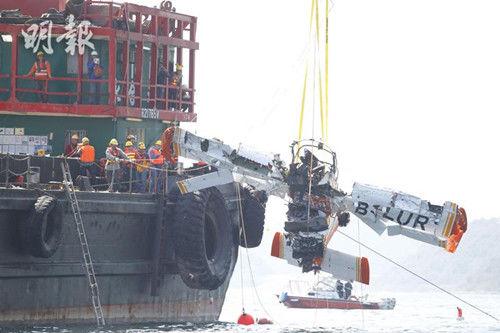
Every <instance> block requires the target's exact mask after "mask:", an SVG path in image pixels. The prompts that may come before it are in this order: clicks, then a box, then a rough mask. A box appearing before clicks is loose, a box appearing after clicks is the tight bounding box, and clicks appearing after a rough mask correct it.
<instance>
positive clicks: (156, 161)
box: [151, 148, 165, 165]
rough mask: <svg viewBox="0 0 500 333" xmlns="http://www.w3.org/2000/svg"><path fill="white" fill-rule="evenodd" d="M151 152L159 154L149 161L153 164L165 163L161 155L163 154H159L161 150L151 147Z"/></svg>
mask: <svg viewBox="0 0 500 333" xmlns="http://www.w3.org/2000/svg"><path fill="white" fill-rule="evenodd" d="M153 154H155V155H159V156H158V157H157V158H155V159H154V160H151V163H153V164H154V165H163V163H165V157H163V155H162V154H161V152H160V151H159V150H158V149H156V148H153Z"/></svg>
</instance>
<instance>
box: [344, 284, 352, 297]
mask: <svg viewBox="0 0 500 333" xmlns="http://www.w3.org/2000/svg"><path fill="white" fill-rule="evenodd" d="M344 290H345V295H344V298H345V299H349V297H351V293H352V283H351V281H347V282H346V284H345V285H344Z"/></svg>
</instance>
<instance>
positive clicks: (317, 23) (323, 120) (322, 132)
mask: <svg viewBox="0 0 500 333" xmlns="http://www.w3.org/2000/svg"><path fill="white" fill-rule="evenodd" d="M318 1H319V0H317V1H316V3H315V7H316V45H315V47H316V48H317V49H318V51H319V50H320V43H319V9H318ZM325 1H326V2H327V3H328V0H325ZM315 58H316V53H315ZM315 71H316V69H315ZM318 82H319V114H320V119H321V140H323V141H325V125H324V123H325V119H324V110H323V80H322V75H321V62H320V61H318Z"/></svg>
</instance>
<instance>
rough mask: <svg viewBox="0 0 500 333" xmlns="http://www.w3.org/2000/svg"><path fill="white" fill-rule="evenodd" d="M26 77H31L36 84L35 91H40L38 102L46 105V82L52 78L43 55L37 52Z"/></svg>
mask: <svg viewBox="0 0 500 333" xmlns="http://www.w3.org/2000/svg"><path fill="white" fill-rule="evenodd" d="M26 77H31V78H33V79H34V80H35V82H36V84H37V90H38V91H40V100H41V102H42V103H47V101H48V96H47V89H48V82H49V80H50V79H51V77H52V71H51V69H50V63H49V62H48V61H47V60H46V59H45V53H43V52H42V51H38V52H37V54H36V60H35V63H34V64H33V66H32V67H31V69H30V71H29V72H28V74H27V75H26Z"/></svg>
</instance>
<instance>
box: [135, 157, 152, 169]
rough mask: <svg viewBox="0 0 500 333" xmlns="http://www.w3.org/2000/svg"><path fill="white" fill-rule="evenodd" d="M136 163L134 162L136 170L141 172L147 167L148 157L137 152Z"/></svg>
mask: <svg viewBox="0 0 500 333" xmlns="http://www.w3.org/2000/svg"><path fill="white" fill-rule="evenodd" d="M136 162H137V164H136V169H137V172H139V173H141V172H143V171H146V170H147V169H148V167H149V159H148V156H147V155H146V154H141V153H137V161H136Z"/></svg>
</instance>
